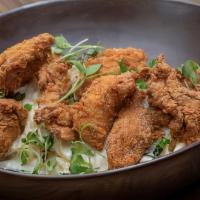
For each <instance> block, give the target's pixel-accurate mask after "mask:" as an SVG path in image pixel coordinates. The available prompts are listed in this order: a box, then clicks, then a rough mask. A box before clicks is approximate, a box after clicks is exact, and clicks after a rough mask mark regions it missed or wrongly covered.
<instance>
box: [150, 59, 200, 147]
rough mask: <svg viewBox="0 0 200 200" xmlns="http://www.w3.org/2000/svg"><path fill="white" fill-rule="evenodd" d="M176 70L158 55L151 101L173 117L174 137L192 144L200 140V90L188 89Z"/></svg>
mask: <svg viewBox="0 0 200 200" xmlns="http://www.w3.org/2000/svg"><path fill="white" fill-rule="evenodd" d="M182 79H183V77H182V76H181V74H180V73H178V72H177V71H176V69H174V68H172V67H171V66H169V65H168V64H166V63H165V59H164V57H163V56H160V57H158V59H157V65H156V66H155V67H154V68H153V69H152V71H151V76H150V80H149V82H148V85H149V90H148V96H149V102H150V104H151V105H152V106H155V107H158V108H160V109H162V111H163V112H165V113H168V114H170V115H171V116H172V118H173V119H172V120H171V122H170V124H169V128H170V130H171V134H172V137H173V138H174V139H175V140H177V141H179V142H185V143H187V144H191V143H193V142H195V141H197V140H200V92H199V91H196V90H194V89H193V88H188V87H186V85H185V84H184V83H183V82H182Z"/></svg>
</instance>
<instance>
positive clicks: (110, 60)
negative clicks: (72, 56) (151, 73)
mask: <svg viewBox="0 0 200 200" xmlns="http://www.w3.org/2000/svg"><path fill="white" fill-rule="evenodd" d="M122 59H123V60H124V63H125V64H126V66H127V67H128V69H129V70H130V69H133V70H136V71H140V70H141V69H143V68H144V67H146V66H147V56H146V54H145V53H144V51H143V50H142V49H135V48H124V49H123V48H111V49H105V50H103V51H102V52H100V53H99V54H98V55H97V56H96V57H93V58H90V59H88V60H87V62H86V63H85V65H86V67H87V66H89V65H93V64H102V66H101V68H100V70H99V74H104V73H111V74H112V73H113V74H114V73H119V71H120V67H119V62H120V61H121V60H122ZM92 81H94V79H90V80H87V81H86V82H85V83H84V85H83V86H82V87H81V89H80V90H79V91H78V93H77V95H78V96H79V97H81V95H82V93H84V92H85V91H86V89H87V88H88V87H89V86H90V85H91V84H92Z"/></svg>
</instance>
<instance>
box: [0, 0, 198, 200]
mask: <svg viewBox="0 0 200 200" xmlns="http://www.w3.org/2000/svg"><path fill="white" fill-rule="evenodd" d="M199 23H200V7H199V6H197V5H192V4H186V3H180V2H171V1H158V0H113V1H107V0H68V1H64V0H58V1H47V2H39V3H35V4H31V5H28V6H24V7H21V8H18V9H15V10H12V11H9V12H7V13H5V14H0V27H1V29H0V44H1V45H0V50H1V51H3V50H4V49H5V48H7V47H9V46H11V45H13V44H15V43H17V42H19V41H21V40H23V39H25V38H30V37H32V36H34V35H36V34H39V33H42V32H49V33H52V34H54V35H58V34H63V35H65V36H66V37H67V38H68V40H69V41H72V42H73V41H74V42H75V41H79V40H81V39H84V38H89V39H90V41H91V42H93V43H96V42H98V41H100V42H101V43H102V44H103V45H104V46H106V47H128V46H133V47H139V48H142V49H144V50H145V51H146V52H147V54H148V55H149V57H150V58H153V57H155V56H156V55H158V54H159V53H160V52H162V53H164V54H165V55H166V57H167V61H168V63H170V64H172V65H173V66H176V65H179V64H181V63H183V62H184V61H185V60H187V59H188V58H191V59H195V60H196V61H200V45H199V44H200V26H199ZM199 153H200V143H199V142H197V143H194V144H192V145H190V146H187V147H185V148H183V149H181V150H179V151H177V152H175V153H172V154H169V155H167V156H164V157H161V158H158V159H155V160H153V161H150V162H146V163H141V164H138V165H134V166H129V167H125V168H122V169H116V170H110V171H106V172H100V173H97V174H82V175H62V176H61V175H59V176H42V175H30V174H23V173H20V172H14V171H10V170H5V169H0V199H20V200H23V199H30V200H31V199H37V200H38V199H43V200H45V199H48V200H51V199H52V200H53V199H86V198H87V199H94V198H95V199H113V198H117V199H125V198H131V199H132V198H136V199H146V198H149V199H151V198H156V197H157V198H162V199H163V198H164V197H167V196H168V195H170V194H173V193H174V192H175V191H178V190H181V189H182V188H184V187H186V186H187V185H189V184H191V183H193V182H195V181H196V180H198V179H199V178H200V173H199V167H200V156H199Z"/></svg>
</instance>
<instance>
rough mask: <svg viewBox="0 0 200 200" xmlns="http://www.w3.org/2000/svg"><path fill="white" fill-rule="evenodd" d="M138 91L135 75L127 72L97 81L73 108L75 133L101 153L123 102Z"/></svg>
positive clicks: (102, 77) (103, 77)
mask: <svg viewBox="0 0 200 200" xmlns="http://www.w3.org/2000/svg"><path fill="white" fill-rule="evenodd" d="M134 91H135V75H134V74H133V73H130V72H127V73H124V74H121V75H118V76H116V75H108V76H101V77H100V78H97V79H96V80H95V81H94V82H93V83H92V85H91V86H90V87H89V88H88V89H87V90H86V92H85V93H84V94H83V96H82V98H81V100H80V102H78V103H77V104H74V105H73V112H74V114H73V123H74V124H73V129H74V130H75V131H78V132H80V130H81V129H82V128H83V127H86V128H85V129H84V130H82V131H81V137H82V139H83V140H84V141H85V142H86V143H88V144H89V145H91V146H92V147H94V148H95V149H97V150H102V149H103V147H104V142H105V140H106V137H107V135H108V133H109V131H110V129H111V128H112V125H113V122H114V119H115V118H116V116H117V114H118V111H119V109H120V108H121V106H122V104H123V103H124V100H125V99H127V97H130V96H132V95H133V93H134ZM88 125H89V126H88Z"/></svg>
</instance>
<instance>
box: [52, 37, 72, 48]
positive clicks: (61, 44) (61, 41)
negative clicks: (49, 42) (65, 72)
mask: <svg viewBox="0 0 200 200" xmlns="http://www.w3.org/2000/svg"><path fill="white" fill-rule="evenodd" d="M55 45H56V47H57V48H60V49H66V48H69V47H71V44H70V43H69V42H68V41H67V40H66V39H65V37H64V36H63V35H60V36H56V37H55Z"/></svg>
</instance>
